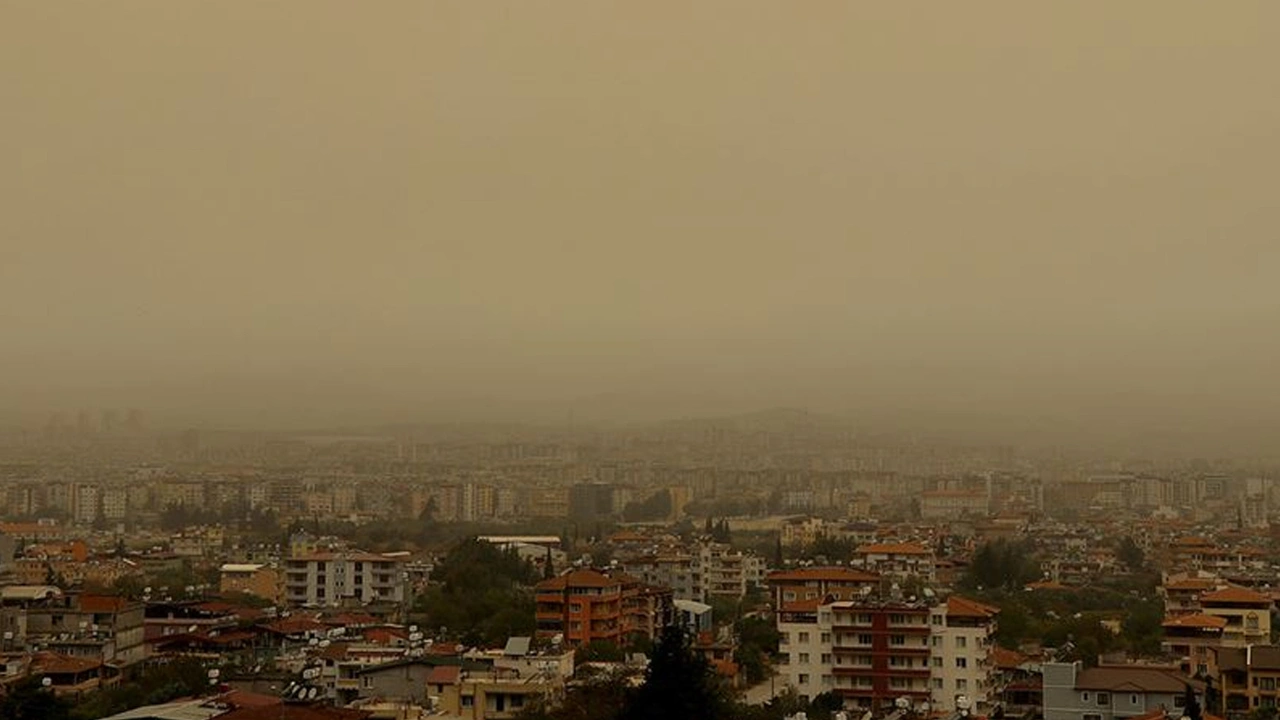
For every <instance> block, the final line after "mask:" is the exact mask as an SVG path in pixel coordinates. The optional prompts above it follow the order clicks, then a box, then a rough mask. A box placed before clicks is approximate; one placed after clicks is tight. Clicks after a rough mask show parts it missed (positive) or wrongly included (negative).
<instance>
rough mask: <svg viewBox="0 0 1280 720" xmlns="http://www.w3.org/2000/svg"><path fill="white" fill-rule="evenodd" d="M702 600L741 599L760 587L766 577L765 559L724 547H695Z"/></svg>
mask: <svg viewBox="0 0 1280 720" xmlns="http://www.w3.org/2000/svg"><path fill="white" fill-rule="evenodd" d="M698 570H699V573H698V575H699V577H700V578H701V581H702V582H701V595H702V597H701V598H695V599H700V600H704V601H705V600H706V599H707V598H710V597H713V596H719V597H732V598H741V597H743V596H744V595H746V594H747V591H748V590H749V589H751V588H754V587H756V586H758V585H759V584H760V581H761V580H762V579H763V578H764V574H765V562H764V558H762V557H760V556H758V555H755V554H753V553H744V552H742V551H741V550H734V549H733V548H732V547H730V546H729V545H727V544H723V543H713V542H703V543H700V544H699V546H698Z"/></svg>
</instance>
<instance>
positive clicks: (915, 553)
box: [852, 543, 937, 582]
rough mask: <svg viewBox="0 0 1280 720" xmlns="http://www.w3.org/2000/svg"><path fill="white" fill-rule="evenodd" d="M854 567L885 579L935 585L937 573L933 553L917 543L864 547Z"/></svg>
mask: <svg viewBox="0 0 1280 720" xmlns="http://www.w3.org/2000/svg"><path fill="white" fill-rule="evenodd" d="M852 564H853V566H854V567H857V568H860V569H862V570H866V571H867V572H873V573H876V574H877V575H880V576H882V577H889V578H895V579H902V580H905V579H906V578H916V579H919V580H923V581H925V582H932V581H933V580H934V579H935V577H936V573H937V560H936V558H935V557H934V554H933V551H932V550H930V549H929V548H927V547H925V546H923V545H918V544H916V543H876V544H872V545H863V546H862V547H859V548H858V549H857V550H855V551H854V553H853V560H852Z"/></svg>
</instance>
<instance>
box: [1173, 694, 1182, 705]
mask: <svg viewBox="0 0 1280 720" xmlns="http://www.w3.org/2000/svg"><path fill="white" fill-rule="evenodd" d="M1183 700H1184V697H1183V695H1182V693H1178V694H1177V695H1174V696H1173V706H1174V707H1176V708H1180V707H1182V706H1183V704H1184V703H1183Z"/></svg>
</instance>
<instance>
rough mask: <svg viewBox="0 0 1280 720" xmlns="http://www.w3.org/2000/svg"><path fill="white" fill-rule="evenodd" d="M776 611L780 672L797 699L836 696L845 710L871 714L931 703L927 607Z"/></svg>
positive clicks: (842, 605) (816, 604)
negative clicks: (898, 703) (898, 704)
mask: <svg viewBox="0 0 1280 720" xmlns="http://www.w3.org/2000/svg"><path fill="white" fill-rule="evenodd" d="M779 607H780V610H779V612H778V616H777V617H778V632H779V643H780V645H779V647H780V650H781V652H782V653H783V654H784V658H785V661H784V663H783V665H782V667H781V668H780V670H781V674H782V676H783V677H784V678H785V679H786V682H787V684H788V685H790V686H792V687H794V688H795V689H796V691H797V692H798V693H799V694H800V695H802V696H804V697H806V698H812V697H814V696H816V695H818V694H820V693H823V692H831V691H834V692H837V693H839V694H840V695H841V697H843V698H844V700H845V705H846V706H847V707H855V708H859V709H863V710H869V711H872V712H876V711H879V710H882V709H885V708H888V707H891V706H893V705H894V704H895V702H896V701H898V700H899V699H905V700H906V701H907V702H908V703H909V704H910V705H911V706H912V707H921V706H922V704H923V703H926V702H929V701H930V700H931V690H930V683H929V681H930V667H929V658H930V640H929V637H930V634H931V628H930V622H929V621H930V608H929V606H928V605H926V604H924V603H918V602H907V601H897V600H880V599H875V598H866V599H862V600H857V601H827V600H818V599H800V600H791V601H787V602H784V603H782V604H781V605H780V606H779Z"/></svg>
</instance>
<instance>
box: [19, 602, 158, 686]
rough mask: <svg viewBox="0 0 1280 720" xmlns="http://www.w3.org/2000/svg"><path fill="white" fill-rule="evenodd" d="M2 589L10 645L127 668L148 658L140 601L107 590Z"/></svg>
mask: <svg viewBox="0 0 1280 720" xmlns="http://www.w3.org/2000/svg"><path fill="white" fill-rule="evenodd" d="M18 590H23V588H20V587H19V588H16V589H15V591H13V592H10V593H6V595H5V601H4V602H5V606H6V607H4V608H3V610H2V611H0V612H2V614H3V617H4V620H3V624H4V628H5V632H6V634H9V633H12V636H11V637H8V638H6V642H8V643H11V647H19V646H22V645H23V644H26V645H31V646H39V647H41V648H43V649H46V650H49V651H50V652H54V653H57V654H59V655H63V656H67V657H74V658H82V659H90V660H96V661H99V662H102V663H109V664H112V665H115V666H117V667H125V666H129V665H133V664H135V663H138V662H141V661H142V660H144V659H146V645H145V644H144V639H145V638H144V632H145V631H144V629H143V605H142V603H139V602H132V601H130V600H127V599H126V598H121V597H115V596H110V595H95V594H90V593H76V594H69V595H63V594H61V593H60V592H57V590H56V588H47V587H39V586H37V587H30V588H26V589H25V590H27V591H28V592H26V593H23V592H18Z"/></svg>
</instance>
